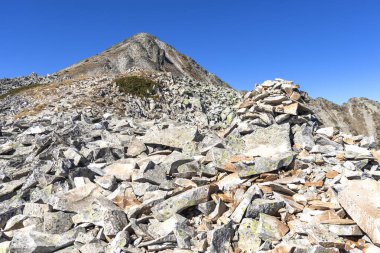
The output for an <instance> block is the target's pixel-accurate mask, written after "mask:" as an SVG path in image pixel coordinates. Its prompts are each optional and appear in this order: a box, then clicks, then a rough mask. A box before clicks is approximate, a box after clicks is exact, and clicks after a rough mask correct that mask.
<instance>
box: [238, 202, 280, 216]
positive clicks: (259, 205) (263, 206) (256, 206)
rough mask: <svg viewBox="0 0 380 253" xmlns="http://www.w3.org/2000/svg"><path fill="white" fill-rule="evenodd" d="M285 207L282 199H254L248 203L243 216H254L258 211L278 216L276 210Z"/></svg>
mask: <svg viewBox="0 0 380 253" xmlns="http://www.w3.org/2000/svg"><path fill="white" fill-rule="evenodd" d="M283 207H285V203H284V202H283V201H277V200H269V199H255V200H253V201H252V203H251V204H250V205H249V207H248V209H247V213H246V215H245V217H247V218H256V217H258V216H259V214H260V213H264V214H267V215H271V216H279V213H278V210H280V209H281V208H283Z"/></svg>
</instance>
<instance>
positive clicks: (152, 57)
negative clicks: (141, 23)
mask: <svg viewBox="0 0 380 253" xmlns="http://www.w3.org/2000/svg"><path fill="white" fill-rule="evenodd" d="M130 69H141V70H152V71H162V72H171V73H173V74H175V75H178V76H186V75H188V76H189V77H191V78H193V79H195V80H197V81H203V82H209V83H212V84H217V85H223V86H228V85H227V83H225V82H224V81H222V80H221V79H220V78H219V77H217V76H216V75H214V74H212V73H210V72H208V71H207V70H205V69H204V68H203V67H201V66H200V65H199V64H198V63H197V62H196V61H195V60H193V59H192V58H190V57H189V56H186V55H184V54H182V53H179V52H178V51H177V50H176V49H175V48H174V47H172V46H171V45H169V44H167V43H165V42H163V41H161V40H159V39H158V38H157V37H155V36H153V35H151V34H148V33H138V34H135V35H133V36H132V37H129V38H127V39H125V40H123V41H121V42H120V43H117V44H116V45H114V46H112V47H110V48H108V49H107V50H105V51H103V52H102V53H100V54H97V55H95V56H92V57H89V58H87V59H84V60H82V61H80V62H78V63H76V64H74V65H71V66H69V67H67V68H65V69H63V70H60V71H57V72H56V74H57V75H59V76H63V77H64V76H66V77H77V76H89V75H102V74H113V75H117V74H122V73H125V72H128V71H129V70H130Z"/></svg>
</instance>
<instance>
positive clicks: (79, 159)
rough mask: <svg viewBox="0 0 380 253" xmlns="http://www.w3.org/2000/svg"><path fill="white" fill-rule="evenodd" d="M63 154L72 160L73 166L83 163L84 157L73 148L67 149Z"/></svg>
mask: <svg viewBox="0 0 380 253" xmlns="http://www.w3.org/2000/svg"><path fill="white" fill-rule="evenodd" d="M63 154H64V155H65V157H66V158H67V159H70V160H73V162H74V164H75V166H78V165H83V164H84V163H85V159H84V157H83V156H82V155H81V154H80V153H79V152H78V151H77V150H76V149H74V148H69V149H67V150H66V151H65V152H64V153H63Z"/></svg>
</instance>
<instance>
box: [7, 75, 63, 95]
mask: <svg viewBox="0 0 380 253" xmlns="http://www.w3.org/2000/svg"><path fill="white" fill-rule="evenodd" d="M57 78H58V76H57V75H47V76H39V75H37V74H36V73H32V74H30V75H29V76H22V77H16V78H3V79H0V95H2V94H5V93H7V92H8V91H10V90H12V89H16V88H20V87H23V86H27V85H31V84H47V83H51V82H53V81H55V80H57Z"/></svg>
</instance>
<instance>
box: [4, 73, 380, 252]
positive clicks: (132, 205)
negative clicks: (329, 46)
mask: <svg viewBox="0 0 380 253" xmlns="http://www.w3.org/2000/svg"><path fill="white" fill-rule="evenodd" d="M156 75H157V76H156V78H158V79H162V80H167V79H166V78H167V77H166V74H162V73H158V74H157V73H156ZM169 80H170V79H169ZM66 82H68V83H60V84H56V85H54V84H50V85H47V86H45V87H39V88H38V89H40V90H38V91H27V92H25V93H23V94H22V95H21V94H20V95H18V96H16V97H13V99H12V98H9V97H8V98H7V102H8V103H3V104H2V105H1V108H4V106H8V107H7V109H5V110H4V109H3V110H2V112H1V114H2V115H1V118H2V119H3V121H4V123H3V127H2V131H1V136H0V143H1V144H0V180H1V181H0V183H1V187H0V226H1V229H2V230H1V232H0V249H1V250H3V251H4V252H17V253H27V252H28V253H30V252H32V253H33V252H60V253H66V252H80V253H93V252H99V253H100V252H109V253H111V252H166V253H169V252H189V253H190V252H218V253H219V252H267V253H276V252H289V253H290V252H339V251H342V252H344V251H346V252H367V253H369V252H378V251H379V248H378V247H377V246H376V245H379V244H380V237H379V234H380V231H379V225H378V221H379V219H380V213H379V211H378V204H379V203H378V199H377V198H376V196H378V195H379V194H380V182H379V180H380V167H379V159H380V151H375V150H372V149H373V147H374V145H375V143H374V141H373V140H372V139H371V138H368V137H364V136H353V135H348V134H344V133H343V132H340V131H338V130H337V129H334V128H320V127H319V122H318V119H317V117H315V115H314V114H313V112H312V111H311V110H310V107H309V105H308V104H307V103H304V101H307V98H306V97H305V96H304V95H305V93H303V92H300V91H299V89H298V88H299V86H297V85H295V84H294V83H292V82H289V81H284V80H280V79H278V80H273V81H266V82H264V83H263V84H262V85H259V86H257V87H256V88H255V90H253V91H252V92H249V93H247V94H246V95H245V97H244V100H243V101H242V102H241V103H239V104H238V106H237V107H236V108H232V109H231V110H232V111H233V113H232V114H231V115H236V116H235V117H234V119H233V120H232V122H231V123H230V124H229V126H228V127H227V128H226V129H224V130H223V129H222V128H219V129H216V130H214V129H213V128H212V127H202V126H201V125H202V124H200V126H197V124H198V123H197V122H196V121H190V120H185V121H182V120H177V121H173V120H171V119H170V118H169V117H154V118H153V119H150V118H149V117H148V116H149V114H155V113H157V112H155V111H154V110H151V111H147V115H140V114H133V115H132V114H131V115H130V113H127V115H123V114H119V113H118V103H119V102H120V103H121V104H122V105H129V104H130V105H132V104H135V103H138V102H137V101H138V100H136V98H126V100H122V98H123V97H126V95H125V94H120V93H118V91H117V89H115V87H114V86H113V85H112V81H110V80H107V78H106V77H102V78H99V79H98V78H89V79H85V80H76V81H73V80H70V81H66ZM174 83H175V81H174ZM184 84H187V82H185V83H184ZM172 86H173V85H170V86H169V87H172ZM48 87H49V88H48ZM186 87H189V86H186ZM200 87H203V85H200ZM181 88H182V89H184V88H185V87H183V86H180V85H179V88H178V89H174V90H173V91H170V89H169V88H168V90H167V91H166V92H168V93H169V92H172V93H173V92H174V91H176V90H180V89H181ZM91 89H95V91H96V92H94V93H88V92H90V91H91ZM202 89H206V90H203V91H202V92H201V93H207V92H206V91H207V90H208V89H210V88H204V87H203V88H202ZM211 91H212V93H213V92H215V90H211ZM162 92H163V93H165V90H164V88H163V90H162ZM97 93H99V95H98V96H96V94H97ZM184 94H186V93H184ZM184 94H182V95H184ZM38 95H40V97H38ZM182 95H181V96H182ZM83 97H87V99H89V100H83ZM127 97H128V96H127ZM179 97H180V96H179ZM79 98H82V100H79V101H80V103H78V104H76V103H75V101H77V99H79ZM103 99H104V100H103ZM128 99H135V100H131V101H132V102H128V101H129V100H128ZM33 101H38V103H41V102H43V101H44V102H46V103H47V105H46V107H44V108H42V109H40V110H38V111H35V112H34V113H32V114H31V113H30V110H27V111H26V112H24V113H22V114H20V112H18V113H17V110H19V107H23V108H24V109H29V108H33V106H35V105H34V104H32V103H33ZM96 101H99V103H96ZM140 102H144V100H141V99H140ZM123 103H124V104H123ZM173 104H174V103H173ZM195 104H199V103H195ZM201 104H202V102H201ZM122 108H123V107H122ZM139 108H140V110H142V109H144V110H146V109H145V108H149V106H148V107H145V106H143V105H142V106H140V107H139ZM210 108H211V107H206V109H207V110H210ZM182 110H184V109H182ZM126 111H127V112H128V110H126ZM134 111H135V110H131V113H132V112H134ZM142 111H143V110H142ZM184 111H185V110H184ZM16 113H17V114H16ZM189 113H193V112H191V110H190V112H189ZM204 113H205V114H206V115H208V112H207V111H205V112H204ZM15 115H17V116H16V117H15ZM159 115H160V114H159ZM189 115H190V114H189ZM211 115H213V113H211ZM189 118H190V117H189ZM173 119H174V118H173ZM225 123H226V122H225Z"/></svg>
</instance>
